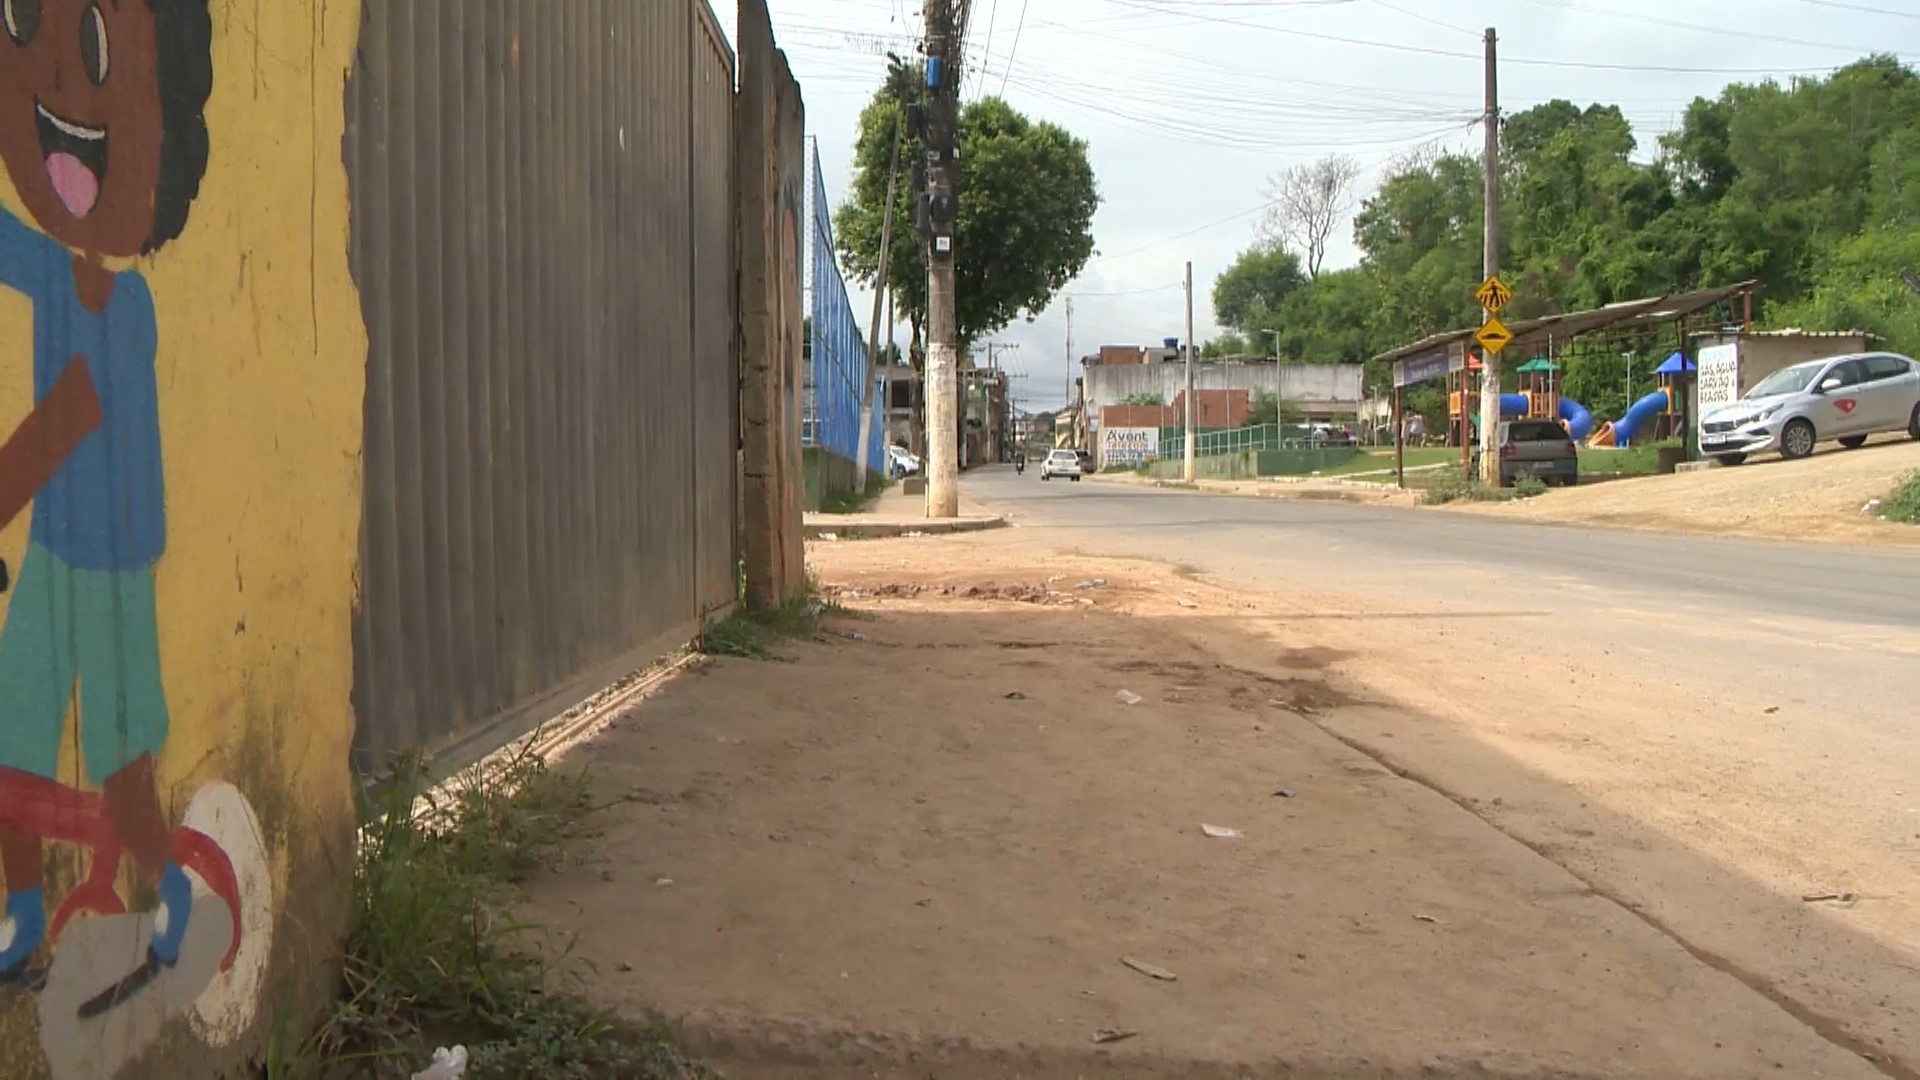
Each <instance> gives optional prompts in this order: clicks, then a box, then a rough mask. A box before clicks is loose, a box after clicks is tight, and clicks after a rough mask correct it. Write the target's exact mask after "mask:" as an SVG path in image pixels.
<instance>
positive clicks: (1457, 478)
mask: <svg viewBox="0 0 1920 1080" xmlns="http://www.w3.org/2000/svg"><path fill="white" fill-rule="evenodd" d="M1546 490H1547V485H1546V482H1545V481H1544V480H1541V479H1540V478H1539V477H1537V476H1522V477H1519V478H1518V479H1516V480H1515V481H1514V482H1513V486H1512V487H1505V488H1501V487H1488V486H1487V485H1486V484H1484V483H1482V482H1480V481H1478V480H1467V479H1465V478H1463V477H1461V475H1460V474H1459V473H1454V472H1449V473H1446V474H1444V475H1442V476H1438V477H1435V478H1434V479H1433V480H1432V481H1431V482H1430V483H1428V484H1427V485H1426V487H1425V488H1424V489H1423V490H1422V491H1421V493H1420V501H1421V503H1423V504H1424V505H1427V506H1445V505H1446V504H1447V503H1450V502H1459V501H1461V500H1463V499H1464V500H1466V501H1468V502H1512V501H1513V500H1515V499H1531V498H1533V497H1534V496H1536V495H1544V494H1545V493H1546Z"/></svg>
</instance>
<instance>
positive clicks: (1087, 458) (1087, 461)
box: [1073, 450, 1096, 473]
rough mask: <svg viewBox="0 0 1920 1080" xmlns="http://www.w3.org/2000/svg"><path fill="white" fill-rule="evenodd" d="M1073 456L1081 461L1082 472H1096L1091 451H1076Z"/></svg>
mask: <svg viewBox="0 0 1920 1080" xmlns="http://www.w3.org/2000/svg"><path fill="white" fill-rule="evenodd" d="M1073 456H1074V457H1075V458H1077V459H1078V460H1079V462H1080V471H1081V472H1083V473H1090V472H1094V471H1096V470H1095V469H1094V467H1093V453H1092V452H1091V451H1088V450H1075V451H1074V452H1073Z"/></svg>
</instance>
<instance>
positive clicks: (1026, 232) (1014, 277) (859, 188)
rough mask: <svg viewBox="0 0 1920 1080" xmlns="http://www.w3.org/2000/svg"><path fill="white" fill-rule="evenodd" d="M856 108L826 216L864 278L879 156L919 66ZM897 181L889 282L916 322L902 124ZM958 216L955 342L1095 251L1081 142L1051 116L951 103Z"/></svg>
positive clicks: (884, 170)
mask: <svg viewBox="0 0 1920 1080" xmlns="http://www.w3.org/2000/svg"><path fill="white" fill-rule="evenodd" d="M901 71H903V72H905V74H904V75H901V74H896V75H895V76H894V77H891V78H890V79H889V81H888V83H887V84H886V85H884V86H882V87H881V88H880V89H879V90H878V91H877V92H876V93H875V94H874V97H873V100H872V101H870V102H869V103H868V104H867V107H866V108H865V109H864V110H863V111H862V112H861V114H860V122H859V134H858V138H857V141H856V143H855V147H854V177H853V184H852V188H851V193H850V194H849V196H848V198H847V200H846V202H845V203H844V204H843V205H842V206H841V207H840V209H839V210H838V211H836V212H835V215H834V227H835V230H836V233H837V242H838V244H839V247H840V254H841V257H842V259H843V261H844V264H845V266H846V268H847V269H848V271H850V272H851V273H852V274H853V275H854V277H856V278H858V279H859V280H860V281H862V282H864V283H866V284H867V285H868V286H870V287H871V286H872V285H874V284H875V282H876V281H877V280H878V278H879V273H880V234H881V229H882V221H883V217H884V212H885V209H886V206H885V204H886V192H887V179H888V165H889V163H890V161H891V157H892V152H893V143H894V137H895V133H896V131H900V130H902V125H901V117H902V103H903V102H907V101H911V100H913V99H914V97H915V95H917V94H918V93H919V89H918V87H919V85H920V83H921V80H920V79H919V78H918V74H917V72H918V69H916V68H904V69H901ZM902 137H903V138H904V139H905V140H906V142H905V143H904V144H903V149H902V153H901V157H900V160H901V171H902V176H901V179H900V182H899V183H898V184H897V185H896V186H895V194H894V216H893V236H892V242H891V244H890V246H891V248H892V254H891V257H890V259H889V262H888V266H887V279H888V284H889V285H890V286H891V287H892V289H893V291H894V295H895V296H896V297H898V299H899V306H900V309H901V310H902V311H903V312H904V313H905V316H906V318H907V320H908V322H909V323H910V324H911V325H912V327H913V328H914V338H915V340H918V339H919V337H920V328H921V327H922V326H924V325H925V322H926V309H927V264H926V250H925V244H924V242H923V241H922V239H921V238H920V236H919V234H918V233H917V232H916V230H915V228H914V206H915V204H916V202H917V199H918V194H919V193H918V192H917V191H915V190H914V185H913V184H912V183H911V181H910V180H909V179H908V173H907V170H908V167H909V165H910V163H911V162H912V161H913V160H914V158H915V156H916V153H917V146H916V145H915V143H914V141H913V136H912V132H911V131H904V133H903V136H902ZM959 152H960V178H959V190H960V214H959V218H958V220H957V221H956V222H955V224H954V250H955V263H954V275H955V308H956V315H957V317H958V320H959V328H960V338H961V341H962V342H963V343H966V342H971V341H974V340H977V339H978V338H980V337H982V336H984V335H987V334H991V333H993V332H994V331H996V330H999V329H1000V328H1002V327H1004V326H1006V325H1007V324H1008V323H1010V322H1012V321H1013V320H1014V319H1016V318H1019V317H1021V316H1023V315H1024V316H1026V317H1028V318H1032V317H1033V316H1034V315H1035V314H1037V313H1038V312H1040V311H1041V310H1043V309H1045V308H1046V306H1047V304H1048V303H1049V302H1051V301H1052V299H1053V297H1054V296H1055V294H1057V293H1058V292H1059V291H1060V290H1061V289H1062V288H1063V287H1065V286H1066V284H1067V283H1068V282H1069V281H1071V280H1073V278H1074V276H1075V275H1077V274H1079V273H1080V271H1081V270H1082V269H1083V268H1084V267H1085V266H1086V264H1087V260H1088V259H1089V258H1090V257H1091V256H1092V255H1093V233H1092V227H1093V213H1094V210H1095V209H1097V208H1098V207H1099V205H1100V195H1099V190H1098V188H1097V186H1096V184H1095V182H1094V175H1093V166H1092V164H1091V162H1090V161H1089V159H1088V156H1087V144H1086V142H1085V141H1084V140H1082V139H1077V138H1075V137H1074V136H1072V135H1071V134H1069V133H1068V132H1067V131H1066V130H1065V129H1063V128H1061V127H1059V126H1058V125H1055V124H1052V123H1048V122H1046V121H1036V120H1030V119H1028V118H1027V117H1025V116H1023V115H1021V114H1020V113H1018V112H1016V111H1014V110H1013V108H1012V107H1010V106H1009V105H1008V104H1007V103H1006V102H1005V101H1002V100H1000V99H999V98H997V97H983V98H979V99H976V100H974V101H970V102H968V103H967V104H966V105H965V106H964V107H963V108H962V110H961V113H960V138H959Z"/></svg>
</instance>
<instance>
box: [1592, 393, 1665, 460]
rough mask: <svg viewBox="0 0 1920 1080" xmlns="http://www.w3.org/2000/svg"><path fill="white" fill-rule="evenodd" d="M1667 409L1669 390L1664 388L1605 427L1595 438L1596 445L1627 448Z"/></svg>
mask: <svg viewBox="0 0 1920 1080" xmlns="http://www.w3.org/2000/svg"><path fill="white" fill-rule="evenodd" d="M1666 409H1667V388H1666V387H1664V386H1663V387H1661V388H1660V389H1658V390H1655V391H1654V392H1653V393H1651V394H1648V395H1647V396H1646V397H1643V398H1641V399H1640V400H1639V401H1636V402H1634V403H1633V407H1632V408H1630V409H1628V410H1627V414H1626V415H1625V416H1622V417H1621V418H1620V419H1618V420H1615V421H1613V422H1612V423H1610V424H1607V425H1605V426H1603V427H1602V428H1601V429H1600V434H1599V435H1597V436H1595V437H1594V440H1593V442H1594V445H1595V446H1626V445H1627V444H1629V443H1631V442H1632V441H1633V439H1634V436H1636V435H1638V434H1640V429H1641V428H1643V427H1645V426H1647V421H1649V420H1651V419H1653V418H1654V417H1655V416H1658V415H1659V414H1661V413H1663V412H1665V411H1666Z"/></svg>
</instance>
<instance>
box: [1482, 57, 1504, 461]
mask: <svg viewBox="0 0 1920 1080" xmlns="http://www.w3.org/2000/svg"><path fill="white" fill-rule="evenodd" d="M1494 46H1495V37H1494V32H1493V27H1491V26H1489V27H1487V71H1486V83H1487V87H1486V89H1487V113H1486V116H1485V118H1484V119H1483V120H1482V123H1483V124H1484V125H1485V127H1486V129H1487V131H1486V136H1487V142H1486V149H1485V151H1484V154H1483V160H1484V165H1483V167H1484V169H1485V170H1486V188H1485V190H1486V194H1485V196H1484V201H1485V205H1486V216H1487V231H1486V250H1485V251H1484V252H1483V253H1482V261H1483V262H1485V263H1486V275H1487V276H1488V277H1490V278H1491V277H1495V276H1497V275H1498V274H1499V273H1500V89H1499V82H1498V79H1497V77H1496V72H1495V64H1494ZM1486 317H1487V318H1489V319H1491V318H1493V310H1492V309H1488V310H1487V312H1486ZM1480 365H1481V366H1480V478H1481V479H1482V480H1485V481H1486V482H1487V483H1489V484H1492V485H1494V486H1496V487H1497V486H1499V484H1500V446H1499V442H1500V434H1499V429H1500V354H1499V353H1493V352H1487V351H1486V350H1484V349H1483V350H1481V356H1480Z"/></svg>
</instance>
